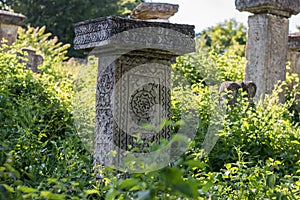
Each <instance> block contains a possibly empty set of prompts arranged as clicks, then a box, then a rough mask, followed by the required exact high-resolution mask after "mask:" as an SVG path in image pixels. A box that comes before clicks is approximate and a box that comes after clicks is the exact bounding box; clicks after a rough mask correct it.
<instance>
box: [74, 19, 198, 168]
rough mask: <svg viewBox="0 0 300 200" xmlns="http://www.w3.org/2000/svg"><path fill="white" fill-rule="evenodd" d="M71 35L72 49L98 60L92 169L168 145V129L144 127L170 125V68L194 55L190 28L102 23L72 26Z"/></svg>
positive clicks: (131, 21)
mask: <svg viewBox="0 0 300 200" xmlns="http://www.w3.org/2000/svg"><path fill="white" fill-rule="evenodd" d="M75 34H76V37H75V40H74V44H75V49H86V50H89V51H90V54H93V55H96V56H97V57H98V58H99V64H98V78H97V95H96V128H95V149H94V161H95V164H96V165H103V166H109V165H112V164H114V165H117V166H118V165H121V164H122V162H123V158H124V157H126V155H125V152H130V151H135V152H138V153H143V152H144V148H145V147H147V145H148V142H155V143H159V141H160V140H161V139H169V138H170V129H169V127H168V126H165V127H163V128H161V129H160V130H153V129H151V128H150V129H149V128H145V127H144V125H145V124H150V125H151V126H154V127H159V125H160V123H161V122H162V121H161V120H162V119H170V102H171V101H170V79H171V74H170V69H171V68H170V65H171V63H172V61H174V58H175V57H176V56H178V55H182V54H185V53H189V52H193V51H194V49H195V43H194V39H193V38H194V36H195V33H194V26H190V25H180V24H171V23H160V22H149V21H143V20H134V19H128V18H121V17H104V18H98V19H94V20H89V21H84V22H80V23H77V24H76V25H75ZM137 138H140V140H141V141H142V143H141V141H138V140H137ZM112 152H114V155H112Z"/></svg>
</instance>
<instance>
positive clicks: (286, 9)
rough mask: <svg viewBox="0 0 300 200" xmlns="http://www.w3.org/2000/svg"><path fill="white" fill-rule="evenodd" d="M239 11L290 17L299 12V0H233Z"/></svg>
mask: <svg viewBox="0 0 300 200" xmlns="http://www.w3.org/2000/svg"><path fill="white" fill-rule="evenodd" d="M235 5H236V8H237V9H238V10H239V11H248V12H251V13H255V14H257V13H270V14H275V15H281V16H284V17H290V16H291V15H297V14H298V13H299V12H300V1H299V0H235Z"/></svg>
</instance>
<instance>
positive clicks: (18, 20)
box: [0, 10, 26, 45]
mask: <svg viewBox="0 0 300 200" xmlns="http://www.w3.org/2000/svg"><path fill="white" fill-rule="evenodd" d="M25 19H26V17H25V16H24V15H21V14H17V13H13V12H8V11H4V10H0V39H2V38H5V39H6V40H7V44H8V45H11V44H12V43H14V42H15V41H16V39H17V33H18V26H21V25H23V23H24V22H25Z"/></svg>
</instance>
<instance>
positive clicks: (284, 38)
mask: <svg viewBox="0 0 300 200" xmlns="http://www.w3.org/2000/svg"><path fill="white" fill-rule="evenodd" d="M235 4H236V7H237V9H238V10H239V11H248V12H251V13H254V15H253V16H250V17H249V19H248V33H247V47H246V58H247V64H246V77H245V80H246V81H253V82H254V83H255V84H256V85H257V95H256V99H259V98H264V95H265V94H271V93H272V90H273V89H274V85H275V84H277V82H278V81H279V80H282V81H284V80H285V74H286V60H287V49H288V30H289V29H288V24H289V21H288V18H289V17H290V16H291V15H292V14H298V13H299V12H300V2H299V1H297V0H284V1H278V0H236V1H235ZM280 100H281V102H283V101H284V94H283V93H281V94H280Z"/></svg>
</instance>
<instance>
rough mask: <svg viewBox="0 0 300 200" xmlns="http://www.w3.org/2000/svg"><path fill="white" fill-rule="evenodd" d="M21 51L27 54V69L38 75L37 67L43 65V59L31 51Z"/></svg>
mask: <svg viewBox="0 0 300 200" xmlns="http://www.w3.org/2000/svg"><path fill="white" fill-rule="evenodd" d="M22 51H23V52H27V59H28V62H27V63H26V66H27V68H29V69H31V70H32V71H33V72H36V73H40V72H41V71H40V70H39V69H38V66H39V65H41V64H42V63H43V61H44V58H43V57H42V56H41V55H38V54H36V52H35V51H34V50H31V49H22Z"/></svg>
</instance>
